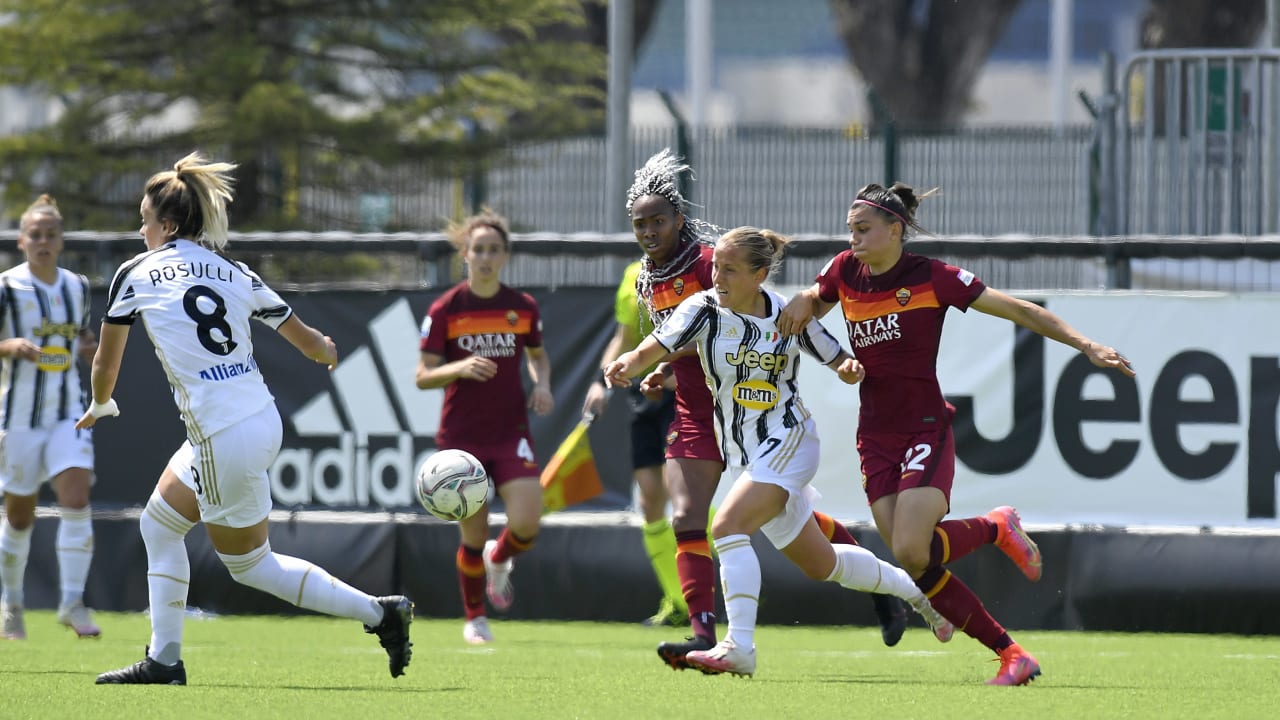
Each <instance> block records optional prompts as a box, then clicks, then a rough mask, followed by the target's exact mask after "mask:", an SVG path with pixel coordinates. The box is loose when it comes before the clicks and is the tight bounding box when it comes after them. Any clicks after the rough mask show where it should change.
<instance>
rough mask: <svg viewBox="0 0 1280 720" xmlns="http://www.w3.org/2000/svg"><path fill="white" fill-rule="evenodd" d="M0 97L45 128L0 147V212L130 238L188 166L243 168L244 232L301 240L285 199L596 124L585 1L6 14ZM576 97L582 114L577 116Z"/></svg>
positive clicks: (154, 1)
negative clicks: (48, 102) (34, 110)
mask: <svg viewBox="0 0 1280 720" xmlns="http://www.w3.org/2000/svg"><path fill="white" fill-rule="evenodd" d="M0 18H7V22H6V21H4V20H0V85H9V86H16V87H22V88H26V89H27V90H28V91H29V92H30V93H31V94H32V95H34V96H36V97H48V98H51V99H52V101H54V102H55V103H56V104H57V106H58V108H59V112H58V113H57V119H56V121H55V122H54V123H53V124H52V125H50V126H47V127H42V128H39V129H36V130H33V131H30V132H27V133H24V134H21V135H16V136H7V137H0V183H3V184H4V186H5V203H4V204H5V206H6V207H8V208H11V209H13V208H21V207H25V206H26V205H27V204H28V203H29V202H30V200H31V198H32V197H34V195H35V194H37V193H39V192H42V191H45V190H49V191H52V192H54V193H55V195H56V196H57V197H58V198H59V200H60V202H61V203H62V205H63V207H64V208H65V209H66V211H67V215H68V216H69V217H68V222H69V225H70V226H73V227H74V226H82V227H83V226H88V225H94V224H96V225H99V226H102V223H108V224H109V225H113V226H118V225H119V224H120V223H121V222H124V223H132V222H134V218H135V217H136V214H137V195H138V192H139V191H140V188H141V184H142V182H143V181H144V180H145V178H146V177H147V176H148V175H149V174H150V173H152V172H155V171H157V170H161V169H164V168H167V167H169V166H171V165H172V163H173V162H175V161H176V160H177V159H178V158H179V157H181V156H182V155H184V154H186V153H187V152H190V151H191V150H192V149H194V148H198V149H200V150H202V151H204V152H205V153H206V154H207V155H210V156H213V157H217V158H218V159H227V160H230V161H232V162H237V163H239V164H240V166H241V167H240V170H239V171H238V172H237V182H238V197H237V201H236V203H235V204H234V205H233V207H232V221H233V223H234V224H235V226H236V227H237V228H238V229H242V230H246V229H272V228H280V227H297V225H295V224H292V220H293V219H292V218H291V217H290V211H289V202H288V201H287V198H288V197H290V194H291V193H293V194H296V192H297V186H298V184H299V183H311V185H310V186H314V184H315V183H322V182H324V181H325V179H326V178H328V179H334V178H342V177H350V176H351V175H352V173H353V170H352V168H355V169H356V170H359V169H361V168H368V167H370V166H371V165H372V166H373V167H381V168H390V167H392V166H395V165H397V164H404V163H415V164H418V165H420V166H422V167H424V168H426V172H428V173H432V174H437V175H439V176H441V177H451V176H457V175H461V174H462V170H461V168H464V167H466V166H467V165H468V164H469V163H492V162H494V161H495V160H497V159H498V158H499V157H500V155H501V153H502V151H503V149H504V148H505V147H506V146H507V145H508V144H509V143H510V142H512V141H515V140H523V139H541V138H551V137H557V136H563V135H568V134H577V133H580V132H582V131H583V130H584V129H587V128H591V127H593V126H596V125H598V123H599V122H600V119H601V118H600V117H599V112H598V110H593V109H592V108H598V107H600V106H601V105H602V103H601V102H600V90H599V88H600V87H601V81H602V78H603V77H604V76H605V74H606V61H605V55H604V52H603V50H602V49H601V48H599V47H597V46H594V45H592V44H589V43H583V42H578V41H573V40H567V39H558V38H563V37H564V36H563V34H557V33H548V32H542V30H543V29H546V28H553V27H554V28H564V27H566V26H567V27H580V26H582V25H583V23H584V22H585V20H584V16H583V6H582V2H581V0H163V1H160V0H130V1H129V2H113V1H111V0H0ZM584 98H586V99H590V100H593V102H583V100H584Z"/></svg>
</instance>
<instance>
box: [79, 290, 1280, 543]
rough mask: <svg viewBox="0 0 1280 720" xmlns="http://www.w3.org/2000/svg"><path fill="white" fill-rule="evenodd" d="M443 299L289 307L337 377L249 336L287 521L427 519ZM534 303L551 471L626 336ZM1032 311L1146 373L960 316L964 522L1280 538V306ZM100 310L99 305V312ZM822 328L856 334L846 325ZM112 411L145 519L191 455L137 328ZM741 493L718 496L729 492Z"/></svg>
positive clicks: (956, 326)
mask: <svg viewBox="0 0 1280 720" xmlns="http://www.w3.org/2000/svg"><path fill="white" fill-rule="evenodd" d="M795 289H796V288H782V290H783V291H784V293H788V294H789V293H790V292H791V291H794V290H795ZM438 293H439V291H421V292H355V291H349V292H325V293H295V294H288V293H286V295H285V297H286V300H288V301H289V302H290V304H291V305H292V306H293V307H294V308H295V310H297V312H298V313H299V314H300V316H301V317H302V318H303V319H304V320H305V321H306V322H308V323H309V324H311V325H313V326H315V327H317V328H319V329H321V330H322V331H323V332H325V333H327V334H329V335H331V336H332V337H333V338H334V339H335V341H336V342H337V344H338V348H339V353H340V361H339V364H338V367H337V369H336V370H335V371H334V372H332V373H329V372H326V371H325V370H324V368H322V367H320V366H317V365H315V364H314V363H311V362H308V361H307V360H305V359H304V358H302V357H301V356H300V355H299V354H298V353H297V352H296V351H295V350H294V349H293V348H292V347H291V346H289V345H288V344H287V343H286V342H285V341H284V340H283V339H282V338H280V337H279V336H278V335H277V334H276V333H274V332H271V331H270V330H269V329H267V328H265V326H264V327H263V328H261V329H257V328H255V358H256V360H257V362H258V365H259V367H260V368H261V371H262V373H263V375H264V376H265V378H266V380H267V383H268V385H269V386H270V388H271V390H272V392H273V393H274V394H275V396H276V401H277V405H278V406H279V408H280V413H281V417H282V418H283V421H284V428H285V435H284V443H283V448H282V450H281V453H280V456H279V457H278V458H277V460H276V463H275V465H274V467H273V468H272V472H271V482H272V494H273V497H274V498H275V501H276V506H277V507H278V508H281V509H288V508H311V507H332V508H352V509H375V508H385V509H391V510H397V509H402V510H410V511H413V512H417V508H416V505H415V503H414V501H413V497H412V492H411V487H410V482H411V478H412V474H413V470H414V468H416V467H417V465H418V463H419V462H420V461H421V459H422V458H424V457H425V455H426V454H427V453H429V452H431V451H432V450H433V448H434V435H435V432H436V429H437V426H438V422H439V416H440V403H441V401H442V398H443V392H442V391H441V390H428V391H422V390H418V389H417V388H416V387H414V385H413V371H414V368H415V367H416V363H417V359H418V349H417V348H418V327H419V323H420V321H421V318H422V315H423V313H424V312H425V311H426V308H427V306H428V305H429V303H430V301H431V300H432V299H434V297H436V296H437V295H438ZM532 294H533V296H534V298H535V299H536V300H537V301H538V303H539V305H540V307H541V310H542V315H543V321H544V330H545V338H546V347H547V349H548V352H549V353H550V355H551V359H552V368H553V371H552V387H553V390H554V394H555V399H556V409H555V411H554V412H553V413H552V414H551V415H549V416H548V417H545V418H538V417H536V416H535V417H531V424H532V429H533V433H534V438H535V441H536V447H535V451H536V453H537V456H538V459H539V461H540V462H541V463H543V464H544V465H545V463H546V462H548V461H549V460H550V459H551V457H552V454H553V453H554V452H555V450H556V448H557V447H558V446H559V445H560V443H561V442H562V441H563V440H564V439H565V438H566V437H567V436H568V434H569V433H570V432H571V431H572V430H573V428H574V427H575V426H576V425H577V423H578V421H579V420H580V418H581V405H582V398H583V396H584V394H585V392H586V388H587V384H588V383H589V382H590V381H591V380H592V379H594V378H595V377H596V375H597V373H598V364H597V363H598V360H599V356H600V352H601V351H602V349H603V347H604V344H605V343H606V342H607V341H608V338H609V335H610V333H611V332H612V327H613V325H612V323H613V321H612V314H611V313H612V302H613V293H612V289H609V288H560V289H557V290H534V291H532ZM1028 299H1030V300H1032V301H1035V302H1040V303H1043V304H1044V305H1045V306H1046V307H1048V308H1049V309H1050V310H1052V311H1053V312H1055V313H1057V314H1058V315H1059V316H1061V317H1063V318H1064V319H1065V320H1066V321H1067V322H1068V323H1070V324H1071V325H1072V326H1073V327H1075V328H1077V329H1079V331H1080V332H1082V333H1083V334H1085V335H1086V336H1088V337H1090V338H1093V339H1094V340H1097V341H1098V342H1103V343H1107V344H1110V345H1114V346H1115V347H1117V348H1119V349H1120V350H1121V351H1123V352H1124V354H1125V355H1126V356H1128V357H1129V358H1131V359H1132V360H1133V362H1134V366H1135V368H1136V370H1137V372H1138V376H1137V378H1136V379H1134V380H1130V379H1127V378H1125V377H1123V376H1122V375H1120V374H1119V373H1117V372H1114V371H1103V370H1101V369H1099V368H1095V367H1093V366H1092V365H1090V364H1089V363H1088V361H1087V360H1086V359H1085V358H1084V356H1083V355H1081V354H1080V353H1077V352H1075V351H1073V350H1071V349H1070V348H1068V347H1066V346H1064V345H1061V344H1059V343H1057V342H1054V341H1050V340H1046V339H1044V338H1042V337H1040V336H1039V335H1036V334H1034V333H1031V332H1029V331H1025V330H1021V329H1020V328H1018V327H1017V326H1015V325H1013V324H1012V323H1010V322H1008V321H1005V320H1001V319H997V318H993V317H990V316H986V315H983V314H981V313H978V312H976V311H970V312H968V313H960V312H957V311H950V312H949V313H948V316H947V320H946V323H945V329H944V332H943V339H942V350H941V353H940V357H939V358H938V367H939V376H940V379H941V384H942V389H943V391H944V392H945V393H946V394H947V396H948V398H949V399H950V400H951V402H952V403H953V404H954V405H955V406H956V408H957V415H956V420H955V432H956V448H957V463H956V480H955V486H954V489H953V492H952V512H951V515H952V517H964V516H968V515H975V514H979V513H983V512H986V511H987V510H989V509H991V508H992V507H995V506H998V505H1003V504H1011V505H1015V506H1017V507H1018V508H1019V510H1020V511H1021V512H1022V514H1023V517H1024V519H1025V520H1026V521H1027V522H1029V523H1033V524H1036V523H1046V524H1090V525H1092V524H1099V525H1148V526H1150V525H1157V526H1159V525H1175V526H1191V527H1195V526H1213V527H1236V526H1241V527H1255V526H1256V527H1271V528H1274V527H1280V521H1278V520H1277V504H1276V477H1277V472H1278V471H1280V440H1278V438H1277V426H1278V424H1280V423H1278V422H1277V405H1278V399H1280V333H1277V332H1276V331H1275V329H1274V321H1273V319H1272V313H1273V312H1274V311H1275V308H1276V307H1278V306H1280V298H1277V297H1276V296H1275V295H1268V294H1262V293H1256V294H1248V295H1227V294H1211V293H1194V294H1193V293H1182V294H1177V293H1164V294H1124V293H1115V292H1111V293H1105V294H1104V293H1096V294H1090V293H1071V294H1046V295H1041V296H1037V297H1028ZM95 300H96V306H97V307H99V308H100V307H101V304H102V302H103V298H102V297H101V296H99V297H96V298H95ZM98 312H100V309H99V310H98ZM823 322H824V323H825V324H826V325H827V327H828V328H829V329H830V330H831V331H832V332H833V333H834V334H835V335H836V336H837V337H838V338H842V339H846V338H847V334H846V332H845V330H844V328H843V327H842V323H841V321H840V319H839V318H838V317H837V316H836V314H835V313H832V314H830V315H828V317H827V318H825V319H824V320H823ZM800 378H801V379H800V388H801V394H802V396H803V398H804V402H805V403H806V405H807V406H809V408H810V409H811V410H812V411H813V412H814V415H815V416H816V418H817V421H818V427H819V430H820V432H821V437H822V441H823V445H822V463H821V467H820V469H819V474H818V476H817V478H816V479H815V487H817V489H818V490H819V491H820V492H821V493H822V496H823V497H822V500H821V501H820V503H819V507H820V509H822V510H824V511H825V512H827V513H830V514H832V515H834V516H835V517H837V518H839V519H841V520H845V521H867V520H870V512H869V510H868V508H867V506H866V500H865V496H864V495H863V492H862V488H861V471H860V468H859V462H858V457H857V452H856V447H855V437H856V431H857V416H858V391H857V388H856V387H850V386H847V385H844V384H842V383H840V382H839V381H838V380H837V378H836V376H835V374H834V373H832V372H831V371H830V370H828V369H827V368H824V367H820V366H818V365H817V364H816V363H814V362H812V361H808V360H806V361H805V362H802V364H801V374H800ZM116 399H117V400H118V401H119V403H120V407H121V411H122V415H121V417H119V418H113V419H111V420H109V421H107V422H103V423H100V424H99V426H98V428H97V429H96V430H95V448H96V450H97V475H98V481H97V485H96V486H95V488H94V498H95V501H97V502H104V503H113V502H115V503H124V504H133V505H141V504H142V503H145V502H146V498H147V496H148V495H149V494H150V493H151V489H152V487H153V486H154V484H155V480H156V478H157V477H158V475H159V473H160V471H161V470H162V469H163V468H164V465H165V463H166V461H167V460H168V458H169V456H170V455H171V454H172V453H173V451H174V450H175V449H177V447H178V446H179V445H180V444H181V442H182V439H183V429H182V426H181V424H180V423H179V421H178V418H177V411H176V410H175V409H174V405H173V400H172V397H171V394H170V392H169V388H168V386H167V384H166V382H165V379H164V373H163V371H162V370H161V368H160V365H159V363H158V361H157V360H156V358H155V355H154V352H153V350H152V348H151V346H150V342H149V341H148V339H147V337H146V333H145V332H144V331H143V329H142V328H141V327H136V328H134V330H133V332H132V333H131V337H130V341H129V345H128V348H127V350H126V354H125V362H124V367H123V369H122V373H121V378H120V385H119V388H118V390H117V392H116ZM474 411H475V412H477V413H483V412H485V409H484V408H475V409H474ZM629 420H630V417H629V411H628V409H627V408H626V406H625V402H622V401H615V402H613V403H611V404H610V407H609V408H608V410H607V411H606V412H604V413H602V415H601V416H600V417H599V418H598V419H597V420H596V422H595V423H594V424H593V425H592V427H591V430H590V438H591V446H592V449H593V454H594V457H595V460H596V463H597V466H598V468H599V471H600V476H601V479H602V481H603V483H604V487H605V492H604V494H603V495H601V496H600V497H598V498H595V499H594V500H592V501H591V502H590V503H588V507H596V508H620V507H625V506H627V505H628V504H629V503H630V502H631V497H632V489H631V471H630V466H629V462H628V458H629V452H628V443H629V434H628V423H629ZM727 490H728V484H727V483H725V484H723V485H722V487H721V488H720V493H719V495H720V497H723V496H724V494H725V493H726V492H727Z"/></svg>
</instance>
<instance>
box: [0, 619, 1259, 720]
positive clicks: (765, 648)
mask: <svg viewBox="0 0 1280 720" xmlns="http://www.w3.org/2000/svg"><path fill="white" fill-rule="evenodd" d="M98 619H99V622H100V624H101V625H102V628H103V637H102V638H101V639H99V640H77V639H76V638H75V636H74V635H73V634H72V633H71V632H70V631H69V630H66V629H64V628H62V627H60V626H59V625H57V623H56V622H55V620H54V617H53V613H52V612H49V611H33V612H28V614H27V634H28V638H29V639H28V640H26V641H24V642H14V641H9V642H5V641H0V686H2V687H3V692H2V693H0V717H4V718H58V717H71V718H150V717H170V718H182V719H183V720H191V719H195V718H219V719H225V718H303V719H305V720H318V719H320V718H343V719H344V720H366V719H368V720H373V719H378V720H381V719H382V718H402V717H423V718H511V719H512V720H525V719H533V720H537V719H539V718H557V719H558V718H701V719H705V720H721V719H724V720H729V719H737V718H743V719H745V720H764V719H766V718H812V719H813V720H823V719H825V718H832V719H839V720H845V719H850V718H865V719H867V720H886V719H889V718H939V719H941V718H965V717H979V716H980V717H1005V718H1020V719H1025V720H1032V719H1034V720H1040V719H1042V718H1196V719H1197V720H1211V719H1215V718H1231V719H1232V720H1238V719H1240V718H1263V717H1266V718H1271V717H1276V716H1277V713H1280V637H1238V636H1221V635H1216V636H1215V635H1172V634H1168V635H1166V634H1141V635H1138V634H1132V635H1131V634H1118V633H1086V632H1015V633H1014V636H1015V637H1016V638H1017V639H1018V640H1019V641H1020V642H1021V643H1022V644H1023V646H1024V647H1026V648H1027V649H1028V650H1029V651H1030V652H1032V653H1033V654H1034V655H1035V656H1036V657H1037V659H1039V661H1040V663H1041V665H1042V667H1043V669H1044V675H1043V676H1042V677H1041V678H1039V679H1038V680H1037V681H1036V682H1034V683H1032V684H1031V685H1030V686H1028V687H1020V688H994V687H987V686H985V685H984V682H985V681H986V680H987V679H988V678H989V677H991V676H992V675H994V673H995V670H996V663H994V662H992V661H991V657H992V655H991V653H990V652H988V651H987V650H986V649H985V648H983V647H981V646H980V645H978V643H976V642H975V641H973V640H972V639H970V638H968V637H966V636H963V635H959V634H957V636H956V638H955V639H954V640H953V641H952V642H951V643H949V644H947V645H940V644H939V643H937V642H936V641H935V640H934V639H933V637H932V635H930V634H929V633H928V632H927V631H926V630H925V629H923V628H918V627H913V628H911V629H910V630H908V632H907V635H906V637H904V638H903V640H902V642H901V643H900V644H899V645H898V647H896V648H885V647H884V646H883V645H882V644H881V642H880V636H879V631H878V630H877V629H875V628H866V627H778V626H766V627H763V628H761V629H760V631H759V633H758V634H757V637H756V645H757V652H758V653H759V668H758V670H757V674H756V676H755V677H754V678H750V679H741V678H733V677H729V676H719V677H711V676H703V675H701V674H698V673H695V672H690V671H685V672H673V671H671V670H669V669H667V668H666V667H665V666H664V665H662V664H661V662H660V661H659V660H658V658H657V656H656V654H655V653H654V646H655V645H656V644H657V643H658V642H660V641H662V640H666V639H678V638H679V631H672V630H670V629H666V630H661V629H651V628H643V627H640V626H638V625H624V624H606V623H565V622H515V621H502V620H501V619H494V620H493V621H492V626H493V631H494V634H495V636H496V637H497V643H495V644H494V645H491V646H487V647H481V648H476V647H471V646H469V645H467V644H465V643H464V642H463V641H462V635H461V627H462V623H461V620H458V619H450V620H438V619H427V618H419V619H418V620H417V621H416V622H415V623H414V625H413V638H414V654H413V662H412V664H411V665H410V666H409V668H408V671H407V673H406V675H405V676H404V677H401V678H399V679H395V680H393V679H392V678H391V677H390V676H389V674H388V673H387V669H386V664H387V663H386V656H385V655H384V654H383V652H382V650H381V649H380V648H379V647H378V645H377V641H376V640H375V639H374V637H373V636H372V635H365V634H364V633H363V632H362V631H361V629H360V627H359V624H358V623H355V622H351V621H345V620H332V619H329V618H320V617H294V618H286V617H259V616H242V617H219V618H210V619H194V618H193V619H190V620H188V622H187V626H186V638H185V642H186V647H185V650H184V655H185V658H184V659H185V661H186V664H187V674H188V682H189V683H190V685H188V686H187V687H127V686H125V687H121V686H97V685H94V684H93V680H94V677H95V675H96V674H97V673H99V672H102V671H104V670H110V669H114V668H116V667H121V666H123V665H127V664H129V663H132V662H134V661H136V660H138V659H140V658H141V657H142V649H143V646H144V645H145V644H146V643H147V640H148V637H149V629H148V625H147V619H146V617H145V616H144V615H141V614H113V613H101V614H99V616H98Z"/></svg>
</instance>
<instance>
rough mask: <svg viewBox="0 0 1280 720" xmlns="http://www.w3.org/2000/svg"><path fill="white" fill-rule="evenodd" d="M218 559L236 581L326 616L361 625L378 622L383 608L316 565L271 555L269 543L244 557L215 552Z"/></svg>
mask: <svg viewBox="0 0 1280 720" xmlns="http://www.w3.org/2000/svg"><path fill="white" fill-rule="evenodd" d="M218 557H220V558H222V563H223V564H224V565H226V566H227V570H230V571H231V577H232V578H235V580H236V582H239V583H242V584H244V585H248V586H249V587H251V588H255V589H257V590H261V591H263V592H267V593H271V594H272V595H275V596H276V597H278V598H280V599H281V600H284V601H285V602H290V603H293V604H294V605H297V606H298V607H301V608H306V609H308V610H315V611H316V612H322V613H325V614H326V615H336V616H338V617H347V618H352V619H354V620H359V621H360V622H363V623H364V624H365V625H370V626H373V625H377V624H379V623H381V622H382V614H383V609H382V606H381V605H379V604H378V601H377V599H376V598H374V597H373V596H371V595H367V594H365V593H362V592H360V591H359V590H356V589H355V588H353V587H351V586H350V585H348V584H346V583H344V582H342V581H341V580H339V579H337V578H335V577H333V576H332V575H330V574H329V573H327V572H325V570H324V568H322V567H319V566H318V565H313V564H311V563H309V562H307V561H306V560H301V559H299V558H296V557H291V556H289V555H281V554H279V553H273V552H271V543H270V542H265V543H263V544H262V547H259V548H257V549H256V550H251V551H249V552H247V553H245V554H244V555H223V554H222V553H218Z"/></svg>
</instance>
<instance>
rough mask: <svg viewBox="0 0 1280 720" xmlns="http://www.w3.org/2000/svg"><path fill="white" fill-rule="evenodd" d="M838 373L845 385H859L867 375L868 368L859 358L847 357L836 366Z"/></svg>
mask: <svg viewBox="0 0 1280 720" xmlns="http://www.w3.org/2000/svg"><path fill="white" fill-rule="evenodd" d="M836 375H837V376H838V377H839V378H840V380H841V382H843V383H844V384H845V385H857V384H858V383H860V382H862V380H863V378H865V377H866V376H867V369H866V368H864V367H863V366H862V363H860V362H858V360H857V358H845V359H844V362H841V363H840V364H839V365H837V366H836Z"/></svg>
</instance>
